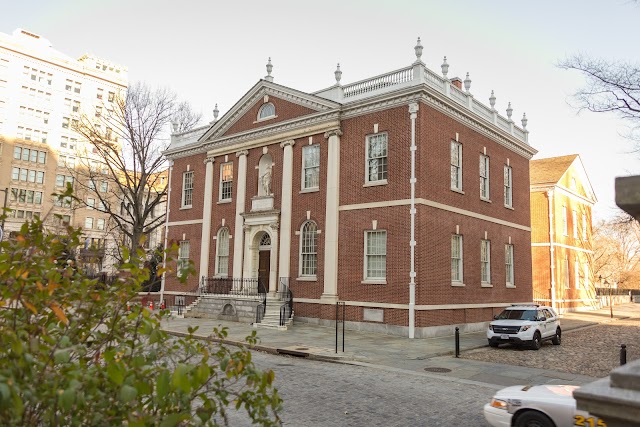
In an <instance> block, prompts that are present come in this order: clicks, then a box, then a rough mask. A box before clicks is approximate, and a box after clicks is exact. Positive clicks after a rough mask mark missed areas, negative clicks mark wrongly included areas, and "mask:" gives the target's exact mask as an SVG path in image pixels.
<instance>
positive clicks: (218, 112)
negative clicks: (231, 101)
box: [213, 104, 220, 122]
mask: <svg viewBox="0 0 640 427" xmlns="http://www.w3.org/2000/svg"><path fill="white" fill-rule="evenodd" d="M218 114H220V110H218V104H216V106H215V107H214V109H213V121H214V122H215V121H217V120H218Z"/></svg>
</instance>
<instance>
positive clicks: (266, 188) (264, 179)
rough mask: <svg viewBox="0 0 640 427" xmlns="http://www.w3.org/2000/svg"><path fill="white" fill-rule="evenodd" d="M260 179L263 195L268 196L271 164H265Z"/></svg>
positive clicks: (269, 192)
mask: <svg viewBox="0 0 640 427" xmlns="http://www.w3.org/2000/svg"><path fill="white" fill-rule="evenodd" d="M260 181H261V182H262V189H263V190H264V194H265V196H269V195H270V194H271V166H270V165H269V166H267V167H266V169H265V171H264V174H262V176H261V177H260Z"/></svg>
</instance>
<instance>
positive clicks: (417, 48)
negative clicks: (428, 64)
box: [413, 37, 422, 62]
mask: <svg viewBox="0 0 640 427" xmlns="http://www.w3.org/2000/svg"><path fill="white" fill-rule="evenodd" d="M413 49H414V50H415V51H416V62H421V61H422V60H421V59H420V58H421V57H422V43H420V37H418V42H417V43H416V46H415V47H414V48H413Z"/></svg>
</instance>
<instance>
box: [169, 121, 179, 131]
mask: <svg viewBox="0 0 640 427" xmlns="http://www.w3.org/2000/svg"><path fill="white" fill-rule="evenodd" d="M171 127H172V128H173V132H174V133H177V132H178V122H171Z"/></svg>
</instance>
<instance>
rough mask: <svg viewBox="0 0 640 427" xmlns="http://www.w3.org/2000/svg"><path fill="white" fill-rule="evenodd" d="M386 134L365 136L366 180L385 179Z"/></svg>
mask: <svg viewBox="0 0 640 427" xmlns="http://www.w3.org/2000/svg"><path fill="white" fill-rule="evenodd" d="M387 145H388V141H387V134H386V133H378V134H375V135H371V136H368V137H367V182H375V181H384V180H386V179H387V166H388V165H387Z"/></svg>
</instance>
